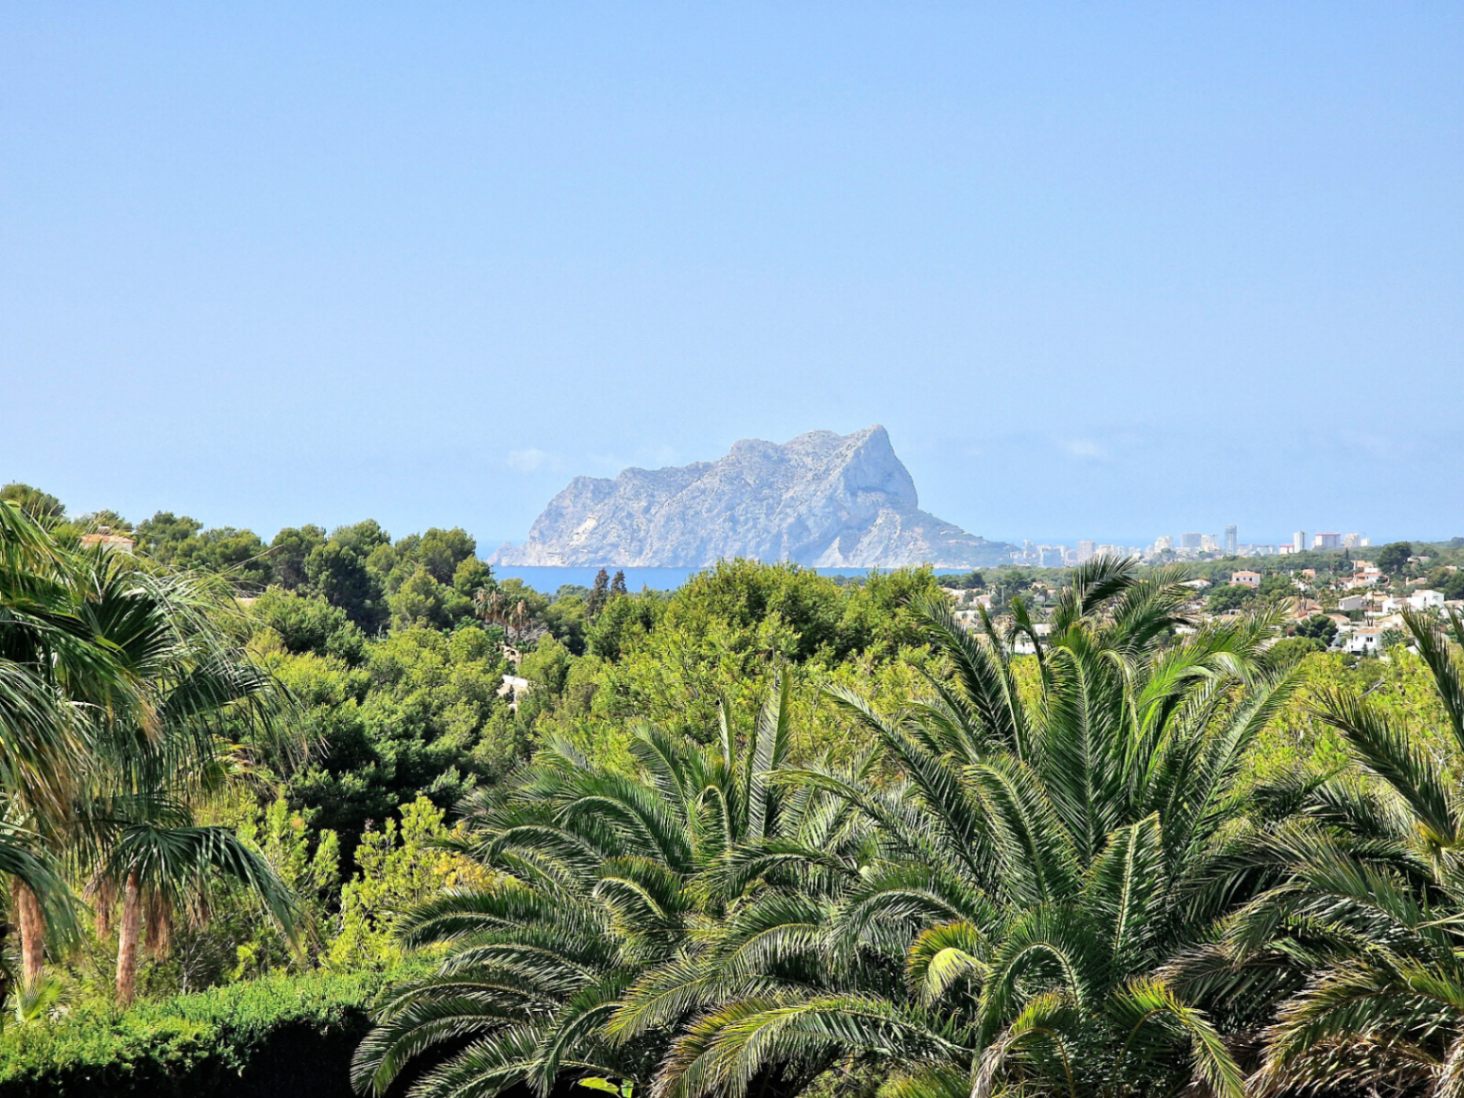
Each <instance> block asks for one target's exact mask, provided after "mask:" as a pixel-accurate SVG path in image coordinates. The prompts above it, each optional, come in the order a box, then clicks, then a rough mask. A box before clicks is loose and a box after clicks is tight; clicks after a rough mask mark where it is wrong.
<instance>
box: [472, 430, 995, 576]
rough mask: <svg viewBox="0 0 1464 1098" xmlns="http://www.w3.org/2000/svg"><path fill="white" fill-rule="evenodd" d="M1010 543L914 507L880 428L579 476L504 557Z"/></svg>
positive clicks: (778, 554)
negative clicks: (666, 466)
mask: <svg viewBox="0 0 1464 1098" xmlns="http://www.w3.org/2000/svg"><path fill="white" fill-rule="evenodd" d="M1010 549H1011V546H1008V545H1003V544H1001V543H998V542H989V541H987V540H986V539H985V538H979V537H975V536H974V535H971V534H968V533H966V532H965V531H964V530H962V529H960V528H959V527H957V526H953V525H951V524H950V523H948V522H942V521H941V520H940V519H938V518H936V517H935V516H933V515H930V514H927V513H926V512H924V511H922V510H920V507H919V500H918V497H917V496H916V493H915V483H914V481H912V480H911V479H910V473H909V471H908V470H906V468H905V466H904V465H903V464H901V462H900V459H899V458H897V457H896V456H895V451H894V449H893V447H891V445H890V437H889V435H888V434H887V433H886V432H885V429H884V428H883V427H870V428H868V429H866V430H863V431H858V432H856V433H854V434H852V435H837V434H834V433H833V432H832V431H813V432H810V433H809V434H806V435H799V436H798V437H797V438H795V439H793V441H791V442H789V443H786V444H784V445H782V446H779V445H777V444H775V443H771V442H762V441H759V440H756V439H744V440H743V441H741V442H738V443H735V444H734V445H733V447H732V449H731V451H730V452H729V453H728V454H727V455H726V456H725V457H723V458H720V459H718V460H717V461H711V462H706V461H703V462H697V463H695V464H692V465H684V466H680V467H678V468H669V469H655V470H649V469H627V470H626V471H625V472H623V473H621V474H620V475H619V476H618V477H616V478H615V479H614V480H608V479H604V478H595V477H576V478H575V479H574V480H572V481H571V482H570V483H569V486H568V487H567V488H565V489H564V491H562V492H560V493H559V494H558V495H557V496H555V497H554V498H553V499H552V500H550V501H549V506H548V507H546V508H545V509H544V513H543V514H542V515H540V516H539V517H538V519H537V520H535V522H534V525H533V527H532V528H531V529H530V530H529V538H528V541H527V542H525V543H524V544H523V545H513V546H505V547H504V548H503V549H502V550H500V551H499V553H498V555H497V557H496V560H497V561H498V562H499V563H501V564H541V565H566V566H575V565H578V566H585V565H600V564H620V565H642V566H662V567H688V568H695V567H700V566H703V565H708V564H713V563H715V562H716V561H718V560H721V559H724V558H731V557H751V558H755V559H757V560H765V561H783V560H791V561H795V562H797V563H799V564H807V565H816V566H824V567H839V566H846V567H881V568H890V567H897V566H900V565H908V564H935V565H945V566H949V567H978V566H981V565H990V564H996V563H1002V562H1004V561H1006V560H1008V559H1009V558H1008V553H1009V551H1010Z"/></svg>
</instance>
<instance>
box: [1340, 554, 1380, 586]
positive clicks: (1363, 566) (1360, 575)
mask: <svg viewBox="0 0 1464 1098" xmlns="http://www.w3.org/2000/svg"><path fill="white" fill-rule="evenodd" d="M1382 582H1383V573H1382V572H1381V571H1380V570H1379V569H1378V568H1376V567H1375V566H1374V565H1371V564H1368V563H1367V562H1366V561H1358V562H1357V569H1356V571H1354V572H1353V573H1352V578H1351V579H1350V580H1348V581H1347V586H1348V587H1353V588H1356V587H1376V586H1377V585H1378V584H1380V583H1382Z"/></svg>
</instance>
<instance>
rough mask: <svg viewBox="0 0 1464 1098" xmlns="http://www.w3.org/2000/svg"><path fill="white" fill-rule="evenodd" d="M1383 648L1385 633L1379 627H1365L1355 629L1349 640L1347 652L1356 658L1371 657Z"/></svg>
mask: <svg viewBox="0 0 1464 1098" xmlns="http://www.w3.org/2000/svg"><path fill="white" fill-rule="evenodd" d="M1382 647H1383V631H1382V630H1381V629H1379V628H1378V627H1377V626H1373V625H1365V626H1363V627H1362V628H1361V629H1354V630H1353V631H1352V635H1351V636H1349V637H1348V638H1347V651H1349V652H1351V653H1352V654H1353V655H1354V656H1371V655H1374V654H1376V653H1377V652H1379V651H1381V650H1382Z"/></svg>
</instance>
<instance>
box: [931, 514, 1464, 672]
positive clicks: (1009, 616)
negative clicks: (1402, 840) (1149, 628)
mask: <svg viewBox="0 0 1464 1098" xmlns="http://www.w3.org/2000/svg"><path fill="white" fill-rule="evenodd" d="M1233 534H1234V527H1231V528H1229V529H1228V530H1227V538H1232V537H1233ZM1303 539H1304V535H1303V534H1302V533H1301V532H1299V531H1298V533H1297V534H1296V537H1295V539H1294V541H1293V543H1292V544H1290V545H1285V546H1268V547H1261V548H1266V549H1270V550H1274V551H1271V552H1255V551H1254V550H1255V549H1256V548H1258V547H1255V546H1237V547H1235V548H1236V549H1237V551H1236V552H1232V553H1226V552H1225V551H1224V547H1220V548H1217V546H1216V543H1215V539H1213V538H1212V537H1210V536H1209V535H1198V534H1196V535H1189V534H1187V535H1184V538H1183V539H1182V541H1181V544H1180V545H1179V546H1178V547H1177V548H1176V547H1175V546H1174V545H1173V544H1172V542H1171V539H1169V538H1167V537H1166V538H1160V539H1158V541H1157V542H1156V543H1155V545H1154V546H1152V547H1150V548H1149V549H1148V550H1140V549H1134V548H1124V547H1120V546H1113V545H1097V546H1095V545H1093V544H1092V543H1091V542H1079V543H1078V548H1077V550H1075V551H1073V550H1067V554H1068V555H1067V556H1065V557H1064V558H1063V560H1062V563H1057V564H1054V565H1052V566H1051V567H1053V568H1055V569H1060V568H1064V567H1068V566H1071V565H1076V564H1079V563H1086V562H1087V561H1091V560H1094V559H1098V558H1103V557H1109V558H1112V559H1115V560H1118V559H1139V560H1142V561H1144V562H1145V563H1147V564H1150V565H1156V566H1162V565H1165V564H1170V563H1179V562H1189V564H1188V567H1189V568H1190V570H1191V571H1192V572H1194V573H1195V576H1194V578H1192V579H1189V580H1187V581H1186V583H1185V585H1186V586H1187V587H1189V588H1191V589H1192V590H1193V591H1194V598H1193V600H1191V601H1190V602H1189V604H1188V605H1186V606H1184V607H1183V608H1182V613H1183V614H1184V616H1185V617H1186V618H1187V619H1189V620H1190V621H1191V622H1192V623H1193V624H1191V625H1187V626H1182V627H1180V628H1181V631H1184V630H1193V629H1194V628H1196V627H1199V626H1203V625H1205V624H1208V623H1214V622H1223V621H1226V620H1233V619H1236V618H1239V617H1240V616H1241V615H1243V614H1245V613H1247V612H1250V611H1253V610H1256V609H1260V608H1263V607H1269V608H1271V609H1273V611H1274V612H1276V613H1278V614H1280V615H1281V616H1282V619H1283V633H1284V635H1285V639H1291V638H1300V639H1301V640H1303V641H1305V642H1309V643H1310V646H1311V647H1313V648H1315V649H1316V650H1317V651H1332V652H1340V653H1344V654H1347V655H1351V656H1381V657H1383V658H1386V655H1385V653H1386V651H1387V649H1389V648H1390V647H1392V646H1393V645H1394V644H1397V643H1400V642H1402V641H1403V639H1404V638H1405V636H1406V635H1407V634H1406V626H1405V621H1404V617H1403V615H1404V613H1405V612H1407V611H1413V612H1416V613H1420V614H1424V615H1428V616H1437V617H1439V618H1441V619H1444V618H1447V617H1448V616H1449V614H1450V612H1451V611H1457V612H1461V613H1464V566H1461V564H1460V563H1459V562H1458V559H1457V558H1458V557H1459V550H1460V549H1461V548H1464V545H1460V544H1456V543H1459V542H1461V539H1457V538H1456V539H1454V541H1453V542H1450V543H1447V544H1445V545H1441V546H1437V547H1435V546H1424V545H1421V544H1420V545H1419V546H1417V547H1415V546H1413V545H1412V544H1410V543H1408V542H1396V543H1392V544H1390V545H1387V546H1381V547H1377V548H1376V549H1374V548H1373V547H1372V546H1370V545H1369V543H1368V540H1367V539H1366V538H1364V537H1360V536H1359V535H1356V534H1346V535H1338V534H1332V533H1325V534H1317V535H1315V536H1314V538H1313V539H1312V541H1311V543H1310V544H1309V545H1306V547H1305V548H1298V546H1301V545H1303V544H1305V543H1304V540H1303ZM1059 548H1060V549H1064V550H1066V547H1062V546H1057V547H1054V546H1038V547H1036V549H1037V552H1038V555H1039V558H1041V557H1042V556H1044V555H1045V553H1046V551H1049V550H1053V549H1059ZM1247 550H1250V552H1247ZM1354 550H1366V551H1367V552H1368V556H1367V557H1363V556H1359V555H1357V554H1356V552H1354ZM1446 557H1447V558H1450V559H1444V558H1446ZM1039 567H1040V566H1039ZM942 582H943V583H944V584H945V585H946V586H944V590H945V591H946V593H947V594H948V595H949V596H950V597H951V598H952V599H953V601H954V602H955V604H956V614H957V618H958V620H959V621H960V622H961V623H962V624H963V625H965V626H966V627H967V628H976V627H979V626H980V625H981V622H982V619H983V616H985V617H989V618H991V619H992V620H993V622H994V623H995V624H997V625H998V626H999V627H1009V626H1010V625H1011V624H1012V623H1013V621H1014V620H1015V618H1014V610H1015V609H1016V608H1015V606H1014V603H1015V602H1016V601H1018V600H1019V601H1020V602H1021V604H1022V609H1023V610H1024V612H1025V613H1027V614H1028V615H1030V616H1031V618H1032V621H1033V622H1034V623H1035V624H1034V628H1033V630H1032V632H1033V633H1035V634H1036V643H1040V642H1041V638H1043V637H1044V636H1046V635H1047V633H1048V626H1047V625H1046V623H1045V622H1043V620H1042V619H1043V617H1044V616H1045V614H1046V611H1047V609H1048V608H1049V607H1050V606H1051V605H1052V603H1053V602H1054V600H1055V599H1056V596H1057V592H1058V591H1059V590H1060V588H1061V586H1062V582H1063V580H1062V573H1061V572H1058V571H1054V572H1052V573H1051V574H1050V575H1049V574H1045V573H1044V572H1041V571H1036V570H1028V569H1024V568H1021V567H1017V568H1013V569H1006V570H999V571H996V572H993V573H991V574H990V575H989V576H987V577H985V578H984V579H983V580H982V582H980V583H977V582H973V581H971V580H970V579H967V578H964V577H963V578H962V579H961V580H960V581H953V580H952V579H951V578H950V577H944V578H943V580H942ZM1013 644H1014V650H1015V651H1016V652H1018V653H1023V652H1027V653H1030V652H1034V651H1035V650H1036V644H1034V641H1033V639H1032V638H1031V637H1029V636H1027V635H1026V634H1025V633H1024V634H1023V636H1021V637H1020V638H1018V639H1016V640H1015V641H1014V642H1013Z"/></svg>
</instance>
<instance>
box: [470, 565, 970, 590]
mask: <svg viewBox="0 0 1464 1098" xmlns="http://www.w3.org/2000/svg"><path fill="white" fill-rule="evenodd" d="M605 570H606V571H607V572H609V573H610V574H611V575H612V576H613V575H614V574H615V572H616V568H615V566H614V565H610V564H607V565H606V566H605ZM598 571H599V569H598V568H559V567H549V566H541V565H536V566H530V565H512V564H495V565H494V566H493V574H494V575H495V576H497V577H498V578H499V579H518V580H523V581H524V583H526V584H528V585H529V586H530V587H532V588H533V589H534V590H535V591H540V592H543V593H544V594H546V595H552V594H554V592H556V591H558V590H559V589H560V588H561V587H563V586H564V585H565V584H576V585H578V586H580V587H588V586H590V584H592V583H594V582H595V573H596V572H598ZM620 571H623V572H624V573H625V586H626V588H627V589H628V590H631V591H640V590H642V589H644V588H649V589H650V590H652V591H674V590H675V589H676V588H678V587H680V586H681V585H682V584H683V583H685V582H686V581H687V580H689V579H690V578H691V577H692V576H694V575H696V574H697V573H698V572H702V571H705V569H703V568H623V569H620ZM814 571H815V572H817V573H818V574H819V575H821V576H867V575H869V574H870V573H871V572H876V571H889V569H877V568H815V569H814ZM936 571H938V572H946V571H952V570H951V569H936Z"/></svg>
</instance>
